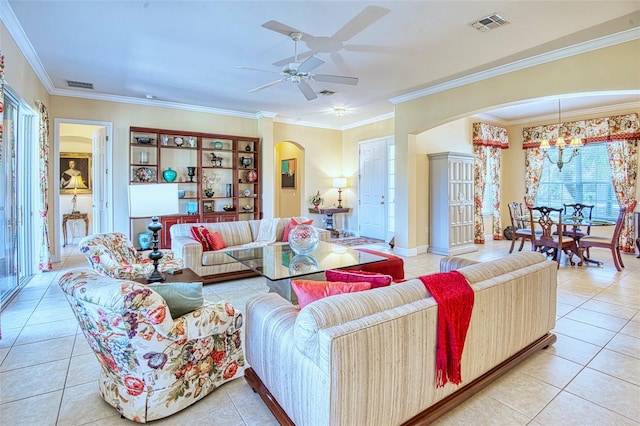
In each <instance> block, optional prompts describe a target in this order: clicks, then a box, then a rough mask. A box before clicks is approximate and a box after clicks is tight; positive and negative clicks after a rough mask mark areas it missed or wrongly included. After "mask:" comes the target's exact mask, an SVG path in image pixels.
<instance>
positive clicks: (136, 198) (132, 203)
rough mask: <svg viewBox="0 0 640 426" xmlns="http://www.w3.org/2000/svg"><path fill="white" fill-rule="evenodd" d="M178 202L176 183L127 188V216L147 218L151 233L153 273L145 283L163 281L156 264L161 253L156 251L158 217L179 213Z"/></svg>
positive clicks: (160, 225) (159, 226)
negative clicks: (149, 221) (149, 220)
mask: <svg viewBox="0 0 640 426" xmlns="http://www.w3.org/2000/svg"><path fill="white" fill-rule="evenodd" d="M179 211H180V202H179V199H178V184H177V183H161V184H145V185H130V186H129V216H130V217H132V218H136V217H149V216H151V223H150V224H149V226H148V228H149V231H151V234H152V237H151V253H149V259H151V260H152V261H153V272H152V273H151V275H149V276H148V277H147V282H157V281H164V279H165V277H164V275H163V274H162V273H161V272H160V271H159V270H158V263H159V261H160V259H162V256H163V254H162V252H161V251H160V250H158V242H159V241H160V240H159V237H158V232H160V230H161V229H162V224H161V223H160V222H159V221H158V216H166V215H171V214H176V213H179Z"/></svg>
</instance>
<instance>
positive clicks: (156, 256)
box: [147, 216, 165, 283]
mask: <svg viewBox="0 0 640 426" xmlns="http://www.w3.org/2000/svg"><path fill="white" fill-rule="evenodd" d="M161 229H162V224H161V223H160V222H158V216H154V217H153V218H152V219H151V223H150V224H149V231H151V234H152V237H151V253H149V259H151V260H153V272H152V273H151V275H149V276H148V277H147V282H148V283H155V282H158V281H164V280H165V276H164V274H163V273H162V272H160V271H159V270H158V263H159V262H160V259H162V256H164V254H162V252H161V251H160V250H158V243H159V242H160V240H159V239H158V232H160V230H161Z"/></svg>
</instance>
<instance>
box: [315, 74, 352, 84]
mask: <svg viewBox="0 0 640 426" xmlns="http://www.w3.org/2000/svg"><path fill="white" fill-rule="evenodd" d="M311 79H313V80H314V81H324V82H326V83H339V84H350V85H352V86H355V85H356V84H358V77H347V76H344V75H328V74H313V75H312V76H311Z"/></svg>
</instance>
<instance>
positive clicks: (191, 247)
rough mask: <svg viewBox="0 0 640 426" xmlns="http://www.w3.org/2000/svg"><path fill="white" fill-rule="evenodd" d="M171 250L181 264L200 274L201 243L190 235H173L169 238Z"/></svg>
mask: <svg viewBox="0 0 640 426" xmlns="http://www.w3.org/2000/svg"><path fill="white" fill-rule="evenodd" d="M171 251H172V252H173V254H174V256H175V257H176V258H178V259H182V262H183V266H184V267H185V268H189V269H191V270H192V271H193V272H195V273H196V274H198V275H200V271H201V270H202V245H201V244H200V243H199V242H198V241H196V240H195V239H193V238H191V237H174V238H172V239H171Z"/></svg>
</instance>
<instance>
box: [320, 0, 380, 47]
mask: <svg viewBox="0 0 640 426" xmlns="http://www.w3.org/2000/svg"><path fill="white" fill-rule="evenodd" d="M389 12H390V10H389V9H385V8H384V7H378V6H367V7H365V8H364V9H363V10H362V12H360V13H359V14H357V15H356V16H354V17H353V19H351V20H350V21H349V22H347V23H346V24H344V26H343V27H342V28H340V29H339V30H338V31H336V33H335V34H334V35H333V37H332V38H334V39H338V40H340V41H347V40H349V39H350V38H351V37H353V36H355V35H356V34H358V33H359V32H360V31H362V30H364V29H365V28H367V27H368V26H369V25H371V24H373V23H374V22H376V21H377V20H378V19H380V18H382V17H383V16H384V15H386V14H387V13H389Z"/></svg>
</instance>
